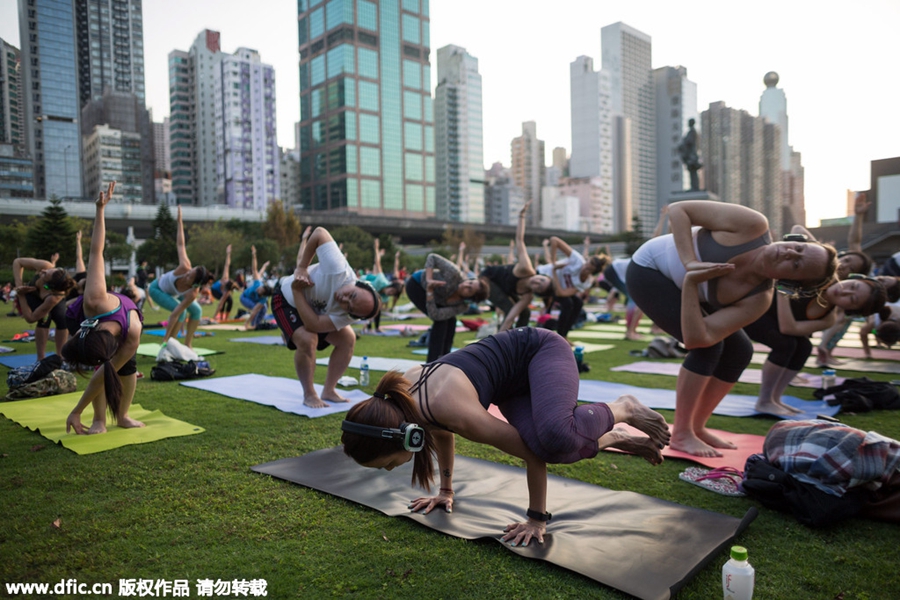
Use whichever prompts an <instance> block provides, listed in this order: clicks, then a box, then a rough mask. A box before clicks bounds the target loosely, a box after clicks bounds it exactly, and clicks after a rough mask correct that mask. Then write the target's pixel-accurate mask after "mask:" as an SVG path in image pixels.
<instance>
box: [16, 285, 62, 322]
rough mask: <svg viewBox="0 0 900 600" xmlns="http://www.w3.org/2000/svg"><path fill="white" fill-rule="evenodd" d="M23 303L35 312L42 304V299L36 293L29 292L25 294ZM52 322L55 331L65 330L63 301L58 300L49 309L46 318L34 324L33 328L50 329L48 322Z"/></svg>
mask: <svg viewBox="0 0 900 600" xmlns="http://www.w3.org/2000/svg"><path fill="white" fill-rule="evenodd" d="M25 302H27V303H28V307H29V308H30V309H31V310H32V311H35V310H37V309H38V308H39V307H40V306H41V304H43V303H44V299H43V298H41V295H40V294H38V293H37V292H31V293H28V294H25ZM51 321H52V322H53V323H54V324H55V326H56V328H57V329H65V328H66V302H65V300H60V301H59V302H57V303H56V306H54V307H53V308H51V309H50V312H49V313H47V316H46V317H44V318H43V319H41V320H40V321H38V322H37V323H35V327H37V328H38V329H50V322H51Z"/></svg>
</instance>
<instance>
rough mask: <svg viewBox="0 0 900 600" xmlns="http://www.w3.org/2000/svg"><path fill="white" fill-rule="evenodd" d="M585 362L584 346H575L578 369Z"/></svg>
mask: <svg viewBox="0 0 900 600" xmlns="http://www.w3.org/2000/svg"><path fill="white" fill-rule="evenodd" d="M583 361H584V346H582V345H580V344H579V345H578V346H575V362H576V363H577V364H578V368H579V369H580V368H581V363H582V362H583Z"/></svg>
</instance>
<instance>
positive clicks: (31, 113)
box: [19, 0, 82, 198]
mask: <svg viewBox="0 0 900 600" xmlns="http://www.w3.org/2000/svg"><path fill="white" fill-rule="evenodd" d="M74 19H75V16H74V12H73V5H72V0H19V39H20V40H21V44H22V65H24V67H23V69H22V71H23V73H24V77H23V83H24V88H23V89H24V90H25V120H26V123H27V124H28V125H27V126H26V127H25V131H26V143H27V146H28V152H29V154H31V156H32V158H33V159H34V194H35V197H37V198H49V197H51V196H57V197H60V198H73V197H74V198H80V197H81V196H82V177H81V135H80V131H79V126H78V121H79V117H80V115H79V109H80V106H81V105H80V102H79V98H78V71H77V60H76V58H77V57H76V52H75V26H74V23H75V20H74Z"/></svg>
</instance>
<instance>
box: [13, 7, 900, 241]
mask: <svg viewBox="0 0 900 600" xmlns="http://www.w3.org/2000/svg"><path fill="white" fill-rule="evenodd" d="M229 4H231V3H230V2H228V1H220V2H216V3H212V2H208V1H205V0H204V1H199V0H198V1H196V2H191V3H178V4H176V3H175V2H174V1H172V0H156V1H154V2H152V3H145V4H144V38H145V47H144V58H145V64H146V82H147V104H148V108H152V109H153V115H154V120H155V121H161V120H162V118H163V117H164V116H166V115H168V109H169V106H168V82H167V76H168V73H167V68H166V59H167V56H168V53H169V52H170V51H171V50H173V49H176V48H180V47H183V46H184V44H185V40H190V39H193V38H194V37H195V36H196V35H197V34H198V33H199V32H200V31H202V30H203V29H204V28H209V29H213V30H217V31H220V32H221V34H222V46H223V50H224V51H225V52H229V53H230V52H234V51H235V50H236V49H237V48H238V47H241V46H243V47H248V48H253V49H255V50H257V51H258V52H259V53H260V55H261V56H262V60H263V61H264V62H266V63H268V64H272V65H273V66H274V67H275V71H276V79H277V85H278V89H277V98H278V105H279V110H278V113H279V115H278V116H279V122H278V141H279V144H280V145H281V146H284V147H288V148H290V147H293V145H294V139H293V131H294V123H296V122H297V121H298V120H299V102H298V101H297V99H298V98H299V84H298V81H299V73H298V66H297V65H298V63H299V57H298V55H297V20H296V18H297V13H296V3H290V2H286V3H278V4H277V5H276V6H273V7H271V8H270V9H269V10H267V11H248V10H246V9H245V7H246V4H244V3H237V2H234V3H233V8H230V7H229ZM518 6H520V5H519V4H518V3H515V4H514V3H512V2H492V3H475V2H472V1H471V0H458V1H456V2H453V3H452V4H451V3H450V2H448V1H446V0H432V1H431V3H430V18H431V52H432V57H431V62H432V65H434V64H435V59H436V52H437V49H438V48H440V47H442V46H444V45H447V44H455V45H459V46H462V47H465V48H466V49H467V51H468V52H469V53H470V54H471V55H473V56H476V57H477V58H478V60H479V70H480V72H481V74H482V78H483V82H484V84H483V85H484V144H485V146H484V161H485V167H490V165H491V164H492V163H493V162H495V161H498V160H499V161H501V162H503V164H504V165H506V166H509V164H510V143H511V141H512V139H513V138H515V137H517V136H518V135H519V134H520V132H521V126H522V123H523V122H525V121H532V120H533V121H535V122H536V123H537V128H538V133H539V137H540V138H541V139H543V140H545V142H546V147H547V152H548V153H549V152H550V151H551V150H552V148H554V147H557V146H564V147H565V148H566V149H567V151H568V152H571V134H570V116H569V103H570V99H569V81H568V77H569V64H570V63H571V62H572V61H574V60H575V59H576V58H577V57H578V56H580V55H586V56H590V57H591V58H593V60H594V62H595V64H599V63H600V61H601V56H600V29H601V28H602V27H603V26H606V25H609V24H612V23H615V22H618V21H623V22H625V23H626V24H627V25H629V26H631V27H633V28H635V29H637V30H639V31H642V32H644V33H646V34H647V35H649V36H650V37H651V39H652V43H653V59H652V66H653V68H657V67H661V66H676V65H681V66H684V67H686V68H687V74H688V77H689V79H691V80H692V81H694V82H696V83H697V86H698V109H699V110H700V111H703V110H705V109H707V108H708V105H709V104H710V103H711V102H715V101H724V102H725V103H726V104H727V105H728V106H730V107H733V108H736V109H743V110H747V111H748V112H750V113H751V114H758V102H759V97H760V94H761V93H762V91H763V90H764V89H765V86H764V84H763V76H764V75H765V73H767V72H768V71H776V72H777V73H778V74H779V76H780V78H781V83H780V84H779V86H780V87H781V88H782V89H783V90H784V91H785V93H786V95H787V100H788V114H789V115H790V118H791V129H790V139H789V142H790V144H791V145H792V146H793V147H794V149H795V150H797V151H799V152H801V153H802V154H803V162H804V166H805V168H806V200H807V209H808V223H809V224H810V225H817V224H818V220H819V219H820V218H830V217H839V216H843V215H844V214H845V204H846V196H845V190H846V189H848V188H849V189H865V188H868V187H869V185H870V182H869V169H870V161H872V160H876V159H881V158H888V157H892V156H897V155H898V154H900V152H898V151H897V144H896V142H895V141H894V140H896V139H898V137H900V116H898V115H897V114H896V112H895V110H894V109H893V106H892V100H893V99H894V98H895V97H897V95H898V91H900V82H898V81H897V80H896V78H892V77H889V76H888V75H887V74H886V71H885V69H884V67H883V66H882V65H883V64H884V63H885V57H892V56H896V55H897V54H898V49H900V40H898V39H897V38H896V36H894V35H892V34H893V29H894V28H895V27H896V25H897V24H900V6H898V5H897V4H896V3H891V2H888V1H884V0H881V1H874V2H867V3H864V4H861V5H854V6H850V5H846V6H841V7H838V8H830V9H829V10H828V11H817V12H816V13H812V12H811V10H812V8H813V7H812V6H810V5H805V6H809V10H807V9H806V8H804V6H800V5H799V3H798V5H795V4H789V3H776V2H770V1H762V2H758V3H755V4H753V5H752V7H751V6H750V5H748V6H746V7H743V6H738V5H735V6H731V5H729V6H728V8H726V9H723V7H722V5H721V4H714V3H712V2H695V3H691V4H690V5H689V6H684V5H671V4H669V3H664V2H655V1H652V2H651V1H642V2H634V3H622V4H621V5H620V4H613V3H609V2H587V1H580V0H579V1H574V0H572V1H568V2H563V3H559V4H558V5H557V6H556V7H555V8H556V10H555V11H554V10H541V11H521V10H519V11H517V10H515V9H516V8H517V7H518ZM16 13H17V3H16V2H15V1H14V0H2V1H0V38H3V39H5V40H6V41H7V42H9V43H12V44H14V45H16V46H17V47H20V48H21V44H20V43H19V40H18V19H17V18H16ZM173 15H177V18H175V19H173V18H172V17H173ZM704 15H716V16H717V17H718V21H714V20H710V19H707V18H705V17H704ZM511 49H512V51H511ZM510 57H514V60H512V59H511V58H510ZM435 71H436V69H434V68H432V89H433V87H434V84H435V83H436V82H435V80H436V72H435ZM536 74H539V76H536ZM553 90H558V94H553V93H552V91H553ZM546 160H548V161H549V158H547V159H546Z"/></svg>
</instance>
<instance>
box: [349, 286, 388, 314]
mask: <svg viewBox="0 0 900 600" xmlns="http://www.w3.org/2000/svg"><path fill="white" fill-rule="evenodd" d="M354 285H355V286H356V287H358V288H362V289H364V290H366V291H368V292H369V293H371V294H372V312H370V313H369V314H367V315H354V314H353V313H349V312H348V313H347V314H349V315H350V316H351V317H353V318H354V319H371V318H372V317H374V316H375V315H377V314H378V310H379V309H380V308H381V306H380V302H381V299H380V298H379V297H378V292H376V291H375V286H373V285H372V284H371V283H369V282H368V281H363V280H362V279H357V280H356V282H354Z"/></svg>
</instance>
